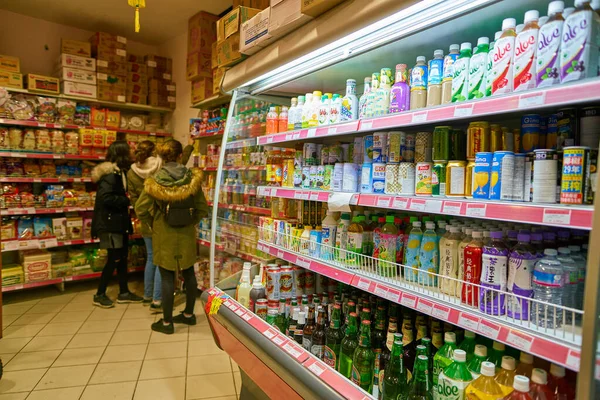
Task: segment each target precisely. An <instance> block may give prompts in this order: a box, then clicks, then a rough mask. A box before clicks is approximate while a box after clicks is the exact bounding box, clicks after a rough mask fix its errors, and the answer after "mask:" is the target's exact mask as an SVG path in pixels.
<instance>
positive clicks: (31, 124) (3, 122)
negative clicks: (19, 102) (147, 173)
mask: <svg viewBox="0 0 600 400" xmlns="http://www.w3.org/2000/svg"><path fill="white" fill-rule="evenodd" d="M0 126H19V127H28V128H45V129H95V128H98V129H109V130H110V129H113V130H115V131H117V132H122V133H132V134H135V135H148V136H172V134H171V133H168V132H151V131H141V130H135V129H121V128H109V127H97V126H92V125H89V126H88V125H73V124H53V123H45V122H37V121H23V120H18V119H3V118H0Z"/></svg>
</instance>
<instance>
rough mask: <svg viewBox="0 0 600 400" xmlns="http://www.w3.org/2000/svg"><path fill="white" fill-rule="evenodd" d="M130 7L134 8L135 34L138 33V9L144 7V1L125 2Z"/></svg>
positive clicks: (131, 0)
mask: <svg viewBox="0 0 600 400" xmlns="http://www.w3.org/2000/svg"><path fill="white" fill-rule="evenodd" d="M127 2H128V4H129V5H130V6H131V7H135V32H136V33H138V32H139V31H140V8H145V7H146V0H127Z"/></svg>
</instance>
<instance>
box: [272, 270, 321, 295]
mask: <svg viewBox="0 0 600 400" xmlns="http://www.w3.org/2000/svg"><path fill="white" fill-rule="evenodd" d="M303 294H306V295H314V294H315V273H314V272H311V271H307V270H306V269H304V268H301V267H297V266H292V265H287V266H279V265H277V264H268V265H267V300H279V299H291V298H295V297H300V296H302V295H303Z"/></svg>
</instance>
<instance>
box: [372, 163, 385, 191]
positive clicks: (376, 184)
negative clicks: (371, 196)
mask: <svg viewBox="0 0 600 400" xmlns="http://www.w3.org/2000/svg"><path fill="white" fill-rule="evenodd" d="M384 192H385V164H384V163H373V193H384Z"/></svg>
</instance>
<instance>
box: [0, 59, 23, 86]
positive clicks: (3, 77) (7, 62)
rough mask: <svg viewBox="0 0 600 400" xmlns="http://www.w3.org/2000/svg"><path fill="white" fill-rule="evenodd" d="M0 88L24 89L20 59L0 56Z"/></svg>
mask: <svg viewBox="0 0 600 400" xmlns="http://www.w3.org/2000/svg"><path fill="white" fill-rule="evenodd" d="M0 86H5V87H12V88H19V89H22V88H23V75H22V74H21V62H20V60H19V58H18V57H12V56H3V55H0Z"/></svg>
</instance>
